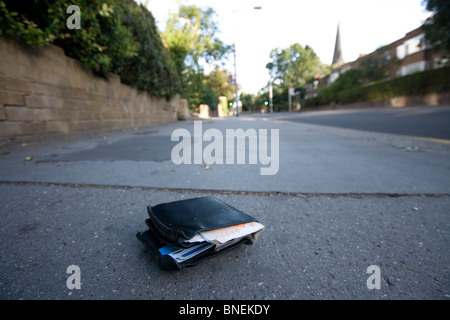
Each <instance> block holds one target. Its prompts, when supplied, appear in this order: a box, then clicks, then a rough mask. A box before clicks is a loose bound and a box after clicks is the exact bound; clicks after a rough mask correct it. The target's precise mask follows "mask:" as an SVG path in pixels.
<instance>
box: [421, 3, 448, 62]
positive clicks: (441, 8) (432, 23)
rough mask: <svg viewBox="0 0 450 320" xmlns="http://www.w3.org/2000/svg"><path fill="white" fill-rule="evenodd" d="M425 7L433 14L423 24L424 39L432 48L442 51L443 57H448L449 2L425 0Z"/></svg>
mask: <svg viewBox="0 0 450 320" xmlns="http://www.w3.org/2000/svg"><path fill="white" fill-rule="evenodd" d="M425 3H426V9H427V10H428V11H431V12H432V13H433V15H432V16H431V17H429V18H428V19H427V20H426V21H425V23H424V25H423V29H424V30H425V40H426V41H427V42H428V44H429V45H430V47H431V48H432V50H434V51H440V50H443V51H444V58H447V59H448V58H450V4H449V1H448V0H425Z"/></svg>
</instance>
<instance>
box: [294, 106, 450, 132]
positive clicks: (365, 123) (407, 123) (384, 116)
mask: <svg viewBox="0 0 450 320" xmlns="http://www.w3.org/2000/svg"><path fill="white" fill-rule="evenodd" d="M286 120H291V121H299V122H302V123H310V124H320V125H326V126H333V127H341V128H348V129H356V130H365V131H374V132H384V133H393V134H400V135H408V136H416V137H427V138H437V139H450V108H448V107H427V108H423V107H418V108H417V107H407V108H376V109H365V110H339V111H324V112H322V111H321V112H314V111H312V112H303V113H302V114H301V115H300V116H295V117H288V118H286Z"/></svg>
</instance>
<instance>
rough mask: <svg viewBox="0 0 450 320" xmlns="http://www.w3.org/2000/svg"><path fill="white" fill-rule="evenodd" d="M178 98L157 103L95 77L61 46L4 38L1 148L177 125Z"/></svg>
mask: <svg viewBox="0 0 450 320" xmlns="http://www.w3.org/2000/svg"><path fill="white" fill-rule="evenodd" d="M180 105H181V107H182V108H185V106H186V103H185V102H184V101H183V99H179V97H177V96H176V97H175V98H173V99H172V100H171V101H167V100H165V99H158V98H155V97H152V96H150V95H149V94H147V93H145V92H141V91H139V90H137V89H135V88H133V87H130V86H127V85H124V84H122V83H121V82H120V78H119V77H118V76H114V77H113V78H111V79H109V80H106V79H103V78H101V77H97V76H95V75H93V74H92V73H91V71H90V70H88V69H87V68H86V67H84V66H83V65H82V64H81V63H80V62H79V61H77V60H75V59H72V58H69V57H67V56H65V54H64V51H63V50H62V49H61V48H59V47H57V46H53V45H51V46H47V47H45V48H39V49H33V48H30V47H27V46H24V45H21V44H19V43H17V42H16V41H14V40H10V39H5V38H3V37H0V143H5V142H6V141H11V140H18V141H24V140H25V141H27V140H37V139H42V138H46V137H52V136H56V135H61V134H77V133H82V132H97V131H109V130H119V129H127V128H137V127H142V126H148V125H152V124H162V123H167V122H172V121H177V114H179V112H180V110H179V109H180Z"/></svg>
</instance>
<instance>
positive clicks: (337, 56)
mask: <svg viewBox="0 0 450 320" xmlns="http://www.w3.org/2000/svg"><path fill="white" fill-rule="evenodd" d="M331 64H332V65H333V66H335V67H339V66H341V65H343V64H344V58H343V57H342V48H341V35H340V33H339V23H338V28H337V34H336V43H335V45H334V55H333V62H332V63H331Z"/></svg>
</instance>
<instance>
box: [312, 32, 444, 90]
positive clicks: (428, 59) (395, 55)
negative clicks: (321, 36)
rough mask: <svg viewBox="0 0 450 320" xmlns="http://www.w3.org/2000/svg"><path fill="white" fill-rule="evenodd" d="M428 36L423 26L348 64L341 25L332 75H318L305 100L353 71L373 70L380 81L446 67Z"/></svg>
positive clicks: (337, 37)
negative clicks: (426, 38)
mask: <svg viewBox="0 0 450 320" xmlns="http://www.w3.org/2000/svg"><path fill="white" fill-rule="evenodd" d="M424 37H425V32H424V31H423V30H422V27H419V28H417V29H414V30H412V31H410V32H408V33H407V34H406V35H405V36H404V37H403V38H401V39H399V40H397V41H394V42H392V43H390V44H388V45H386V46H383V47H381V48H378V49H377V50H375V51H374V52H372V53H370V54H367V55H364V54H361V55H360V56H359V58H358V59H357V60H355V61H352V62H347V63H344V61H343V58H342V47H341V44H340V31H339V25H338V30H337V36H336V43H335V49H334V55H333V64H332V71H331V74H329V75H325V76H323V75H316V77H315V78H314V80H312V81H310V82H309V83H307V84H306V85H305V98H306V99H308V98H311V97H315V96H316V95H317V93H318V91H319V90H320V89H321V88H323V87H325V86H328V85H330V84H332V83H333V82H334V81H336V79H337V78H339V75H341V74H342V73H344V72H345V71H347V70H350V69H358V68H359V69H363V68H365V67H371V68H372V69H373V71H374V72H376V73H377V74H376V78H377V79H376V80H382V79H392V78H395V77H399V76H406V75H408V74H412V73H415V72H420V71H425V70H429V69H435V68H439V67H441V66H443V65H442V64H441V55H439V54H431V53H430V50H428V49H429V48H428V47H427V46H426V45H425V43H424V41H423V39H424Z"/></svg>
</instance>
